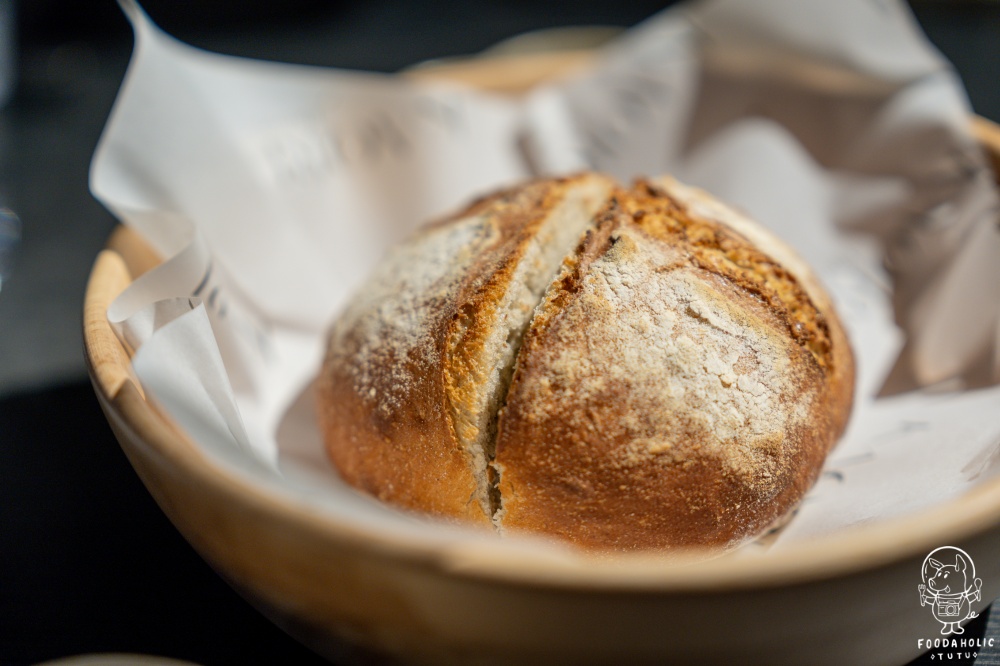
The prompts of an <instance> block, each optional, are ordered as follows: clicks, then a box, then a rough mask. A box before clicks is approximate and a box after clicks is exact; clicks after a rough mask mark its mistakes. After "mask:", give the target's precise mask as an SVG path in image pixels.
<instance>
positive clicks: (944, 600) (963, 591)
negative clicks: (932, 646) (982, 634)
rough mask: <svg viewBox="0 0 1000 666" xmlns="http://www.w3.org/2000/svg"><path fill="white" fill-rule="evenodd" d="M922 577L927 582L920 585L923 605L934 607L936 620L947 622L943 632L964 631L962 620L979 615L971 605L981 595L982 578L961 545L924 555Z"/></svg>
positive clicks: (942, 629)
mask: <svg viewBox="0 0 1000 666" xmlns="http://www.w3.org/2000/svg"><path fill="white" fill-rule="evenodd" d="M920 577H921V579H922V580H923V581H924V582H923V584H922V585H918V586H917V591H919V592H920V605H921V606H930V607H931V613H933V615H934V619H935V620H937V621H938V622H940V623H941V624H943V625H944V626H943V627H942V628H941V633H942V634H943V635H945V636H948V635H949V634H961V633H963V632H964V631H965V629H963V628H962V625H961V624H960V623H962V622H965V621H966V620H970V619H972V618H974V617H978V616H979V614H978V613H976V612H975V611H973V610H972V604H973V602H976V601H979V600H980V599H981V598H982V594H981V589H982V586H983V581H982V579H980V578H976V565H975V563H974V562H973V561H972V558H971V557H969V554H968V553H966V552H965V551H964V550H962V549H961V548H954V547H952V546H943V547H941V548H937V549H935V550H932V551H931V552H930V553H929V554H928V555H927V557H926V558H924V566H923V569H922V570H921V572H920Z"/></svg>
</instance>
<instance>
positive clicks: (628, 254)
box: [318, 174, 854, 551]
mask: <svg viewBox="0 0 1000 666" xmlns="http://www.w3.org/2000/svg"><path fill="white" fill-rule="evenodd" d="M853 384H854V369H853V360H852V355H851V351H850V347H849V345H848V343H847V339H846V337H845V334H844V331H843V329H842V327H841V325H840V322H839V321H838V319H837V316H836V314H835V312H834V311H833V308H832V305H831V303H830V300H829V298H828V297H827V295H826V294H825V292H824V291H823V289H822V288H821V287H820V285H819V283H818V282H817V281H816V279H815V278H814V277H813V276H812V274H811V272H810V270H809V269H808V267H807V266H805V265H804V264H803V262H802V261H801V260H800V259H799V258H798V257H797V256H796V255H795V254H794V253H793V252H792V251H791V250H790V249H789V248H788V247H786V246H785V245H784V244H782V243H781V242H779V241H778V240H776V239H775V238H774V237H773V236H772V235H771V234H770V233H768V232H767V231H765V230H764V229H763V228H761V227H759V226H757V225H756V224H754V223H753V222H751V221H750V220H748V219H747V218H746V217H744V216H742V215H740V214H738V213H736V212H735V211H733V210H732V209H730V208H728V207H726V206H724V205H722V204H721V203H719V202H717V201H716V200H714V199H713V198H711V197H710V196H708V195H707V194H705V193H704V192H702V191H700V190H696V189H694V188H690V187H687V186H684V185H682V184H680V183H678V182H677V181H675V180H673V179H671V178H668V177H665V178H660V179H655V180H643V181H639V182H637V183H636V184H635V185H634V186H633V187H631V188H630V189H625V188H622V187H620V186H618V185H617V184H616V183H615V182H613V181H612V180H610V179H609V178H607V177H605V176H602V175H599V174H581V175H576V176H572V177H568V178H560V179H552V180H537V181H532V182H529V183H526V184H523V185H520V186H518V187H514V188H511V189H509V190H505V191H502V192H499V193H496V194H494V195H491V196H488V197H485V198H483V199H480V200H479V201H476V202H475V203H473V204H472V205H471V206H470V207H469V208H467V209H466V210H464V211H462V212H461V213H459V214H457V215H455V216H453V217H450V218H448V219H446V220H443V221H439V222H437V223H435V224H432V225H431V226H429V227H427V228H425V229H424V230H422V231H421V232H420V233H418V234H417V235H415V236H414V237H412V238H411V239H409V241H408V242H406V243H404V244H402V245H400V246H399V247H397V248H396V249H395V250H394V251H393V252H392V253H391V254H390V255H389V256H388V257H387V258H386V260H385V261H384V262H383V263H382V264H381V265H380V267H379V268H378V270H377V271H376V273H375V274H374V275H373V277H372V278H371V279H370V281H369V282H368V283H367V285H366V286H365V287H364V288H363V289H362V291H361V292H360V293H359V294H358V295H357V296H356V298H355V299H354V300H353V301H352V302H351V303H350V305H349V306H348V308H347V309H346V310H345V312H344V313H343V314H342V316H341V317H340V318H339V319H338V320H337V322H336V323H335V324H334V326H333V328H332V329H331V332H330V336H329V342H328V346H327V353H326V358H325V360H324V365H323V368H322V371H321V374H320V378H319V382H318V386H319V390H318V400H319V414H320V421H321V423H320V426H321V428H322V432H323V434H324V437H325V442H326V448H327V451H328V453H329V455H330V458H331V459H332V461H333V463H334V465H335V466H336V467H337V469H338V470H339V471H340V474H341V475H342V476H343V478H344V479H346V480H347V481H348V482H349V483H351V484H352V485H354V486H356V487H357V488H360V489H362V490H364V491H367V492H369V493H371V494H373V495H375V496H376V497H378V498H380V499H382V500H385V501H387V502H390V503H393V504H396V505H398V506H401V507H404V508H406V509H412V510H416V511H420V512H425V513H430V514H434V515H437V516H443V517H449V518H454V519H459V520H461V521H464V522H469V523H472V524H480V525H483V526H484V527H486V528H488V529H495V530H497V531H499V532H500V533H516V532H519V531H525V532H534V533H543V534H548V535H552V536H556V537H560V538H562V539H566V540H569V541H571V542H574V543H576V544H578V545H581V546H584V547H588V548H597V549H607V550H619V551H627V550H638V549H667V550H670V549H677V548H682V547H702V548H704V547H708V548H728V547H732V546H735V545H738V544H740V543H742V542H744V541H746V540H747V539H750V538H752V537H754V536H755V535H757V534H759V533H760V532H761V531H762V530H764V529H766V528H767V527H769V526H770V525H772V524H774V523H775V522H776V521H778V520H779V519H781V518H782V517H783V516H785V515H786V514H788V512H789V511H790V510H791V509H793V508H794V507H795V506H796V505H797V503H798V502H799V501H800V500H801V499H802V497H803V495H804V494H805V492H806V491H807V490H808V488H809V487H810V486H811V485H812V484H813V482H814V481H815V480H816V477H817V476H818V474H819V472H820V469H821V467H822V465H823V461H824V459H825V457H826V454H827V452H828V451H829V450H830V449H831V448H832V446H833V445H834V443H835V442H836V440H837V438H838V437H839V435H840V434H841V432H842V431H843V429H844V426H845V424H846V421H847V417H848V414H849V412H850V406H851V401H852V394H853Z"/></svg>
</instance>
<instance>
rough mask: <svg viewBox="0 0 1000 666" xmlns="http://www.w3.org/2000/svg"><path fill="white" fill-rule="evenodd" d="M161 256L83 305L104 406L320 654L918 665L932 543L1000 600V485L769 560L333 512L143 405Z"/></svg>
mask: <svg viewBox="0 0 1000 666" xmlns="http://www.w3.org/2000/svg"><path fill="white" fill-rule="evenodd" d="M534 58H535V62H536V63H537V62H539V61H538V60H537V56H535V57H534ZM585 59H586V54H579V55H578V57H573V56H570V57H567V56H566V54H560V55H557V56H555V57H554V58H553V60H552V62H551V63H549V64H550V65H551V67H542V68H541V69H539V68H537V67H535V68H523V67H521V65H522V64H523V63H518V65H517V67H518V70H519V72H521V73H515V74H510V75H509V76H507V77H498V76H497V75H496V74H495V72H493V73H491V74H490V77H491V80H493V81H501V82H502V85H503V87H504V88H505V89H507V90H512V89H518V88H522V87H524V86H527V85H530V84H532V83H534V82H535V81H536V80H537V79H538V78H541V77H544V76H547V75H549V74H551V73H552V72H553V71H564V69H565V68H566V67H567V66H577V65H579V64H580V63H581V62H583V61H584V60H585ZM516 60H517V58H515V61H516ZM557 60H558V61H559V62H556V61H557ZM490 67H493V68H495V67H496V63H495V62H494V63H491V65H490ZM461 68H462V66H459V69H461ZM473 69H475V68H474V67H473ZM539 71H541V72H542V74H541V75H537V74H532V73H531V72H539ZM523 72H528V73H527V74H524V73H523ZM454 74H456V72H454V71H453V72H450V73H449V75H454ZM420 75H421V76H433V75H440V72H438V73H434V72H430V73H427V72H424V73H421V74H420ZM461 75H462V76H465V77H469V76H471V77H472V80H476V77H477V76H479V75H477V74H475V73H473V74H470V73H469V70H468V68H465V69H463V71H462V72H461ZM466 80H469V79H468V78H467V79H466ZM973 128H974V130H975V132H976V135H977V136H978V137H979V139H980V140H981V142H982V143H983V145H984V146H985V147H986V149H987V150H988V151H989V152H990V155H991V158H992V160H993V161H994V164H995V165H998V166H1000V128H998V127H997V126H996V125H993V124H992V123H990V122H988V121H985V120H982V119H975V120H974V121H973ZM158 262H159V258H158V257H156V256H155V255H154V254H153V253H152V252H151V251H150V249H149V248H148V247H147V246H146V245H145V243H144V242H143V241H142V240H141V239H140V238H138V237H137V236H136V235H135V234H134V233H133V232H131V231H129V230H127V229H125V228H119V229H118V230H116V231H115V232H114V234H113V235H112V236H111V238H110V240H109V243H108V246H107V248H106V249H105V250H103V251H102V252H101V253H100V255H99V256H98V257H97V261H96V263H95V265H94V268H93V272H92V274H91V277H90V281H89V284H88V287H87V293H86V303H85V310H84V338H85V344H86V354H87V359H88V363H89V368H90V373H91V377H92V379H93V383H94V387H95V390H96V392H97V397H98V399H99V401H100V404H101V406H102V408H103V410H104V412H105V414H106V415H107V418H108V421H109V422H110V424H111V427H112V428H113V430H114V432H115V434H116V436H117V438H118V440H119V442H120V443H121V446H122V449H123V450H124V451H125V454H126V455H127V456H128V458H129V460H130V461H131V463H132V465H133V466H134V467H135V470H136V472H137V473H138V474H139V476H140V477H141V479H142V481H143V482H144V483H145V484H146V487H147V488H148V489H149V491H150V493H151V494H152V495H153V496H154V497H155V499H156V501H157V502H158V503H159V505H160V506H161V507H162V509H163V511H164V512H165V513H166V514H167V515H168V516H169V517H170V519H171V520H172V521H173V522H174V524H175V525H176V526H177V528H178V529H179V530H180V531H181V533H182V534H183V535H184V536H185V537H186V538H187V539H188V540H189V541H190V542H191V544H192V545H193V546H194V547H195V548H196V549H197V551H198V552H199V553H200V554H201V555H202V556H203V557H204V558H205V559H206V560H207V561H208V562H209V563H210V564H211V565H212V566H213V567H215V569H216V570H217V571H219V572H220V573H222V574H223V575H224V576H225V577H226V578H227V579H228V580H230V581H231V582H232V584H233V585H234V586H235V587H237V589H239V590H241V591H242V592H243V593H244V594H245V595H246V596H247V598H249V599H251V600H252V601H253V603H254V604H255V605H257V606H258V607H259V608H261V609H262V610H263V611H264V612H265V613H266V614H268V615H270V616H271V617H272V618H273V619H275V621H277V622H279V623H280V624H282V625H283V626H284V627H285V628H286V629H289V630H290V632H291V633H293V634H294V635H297V636H299V637H300V638H301V639H302V640H303V641H305V642H307V643H309V644H310V645H312V646H313V647H314V648H317V649H318V650H319V651H321V652H322V651H324V650H327V651H330V652H333V651H335V650H336V651H338V653H339V654H343V653H342V646H343V644H344V643H345V642H346V643H347V644H351V645H357V646H361V648H362V649H364V650H367V651H371V652H374V653H377V654H382V655H388V656H390V657H393V658H398V659H400V660H403V661H408V662H419V663H435V664H448V663H456V664H457V663H490V664H507V663H509V664H531V663H546V664H588V663H628V664H637V663H657V664H661V663H667V662H669V663H705V664H719V663H768V664H780V663H811V664H824V663H826V664H891V663H905V662H906V661H909V660H910V659H913V658H914V657H916V656H917V655H918V654H919V653H920V652H921V651H922V650H918V647H917V639H918V638H924V639H928V638H934V637H939V633H938V630H939V629H940V624H939V623H938V622H937V621H935V620H934V618H933V617H932V616H931V614H930V612H929V610H928V609H927V608H922V607H921V605H920V602H919V598H918V594H917V589H916V588H917V584H918V583H919V582H920V573H921V567H922V563H923V559H924V557H925V556H926V555H927V553H928V552H929V551H931V550H933V549H934V548H937V547H940V546H945V545H948V546H955V547H959V548H962V549H964V550H965V551H967V552H970V553H973V554H975V553H989V554H990V555H991V556H990V557H988V558H987V557H981V558H979V559H978V560H977V564H978V565H979V570H978V571H977V575H978V576H979V577H980V578H982V580H983V591H982V592H983V594H982V601H981V602H979V603H978V604H974V607H975V608H976V609H977V610H982V607H985V606H986V605H987V604H988V603H989V601H990V600H992V599H994V598H996V597H998V596H1000V557H996V556H995V555H996V554H997V553H1000V478H998V479H995V480H992V481H988V482H985V483H983V484H981V485H980V486H979V487H977V488H976V489H975V490H973V491H971V492H969V493H967V494H965V495H963V496H961V497H959V498H958V499H955V500H953V501H950V502H948V503H946V504H943V505H940V506H937V507H936V508H934V509H933V510H929V511H924V512H922V513H920V514H918V515H911V516H907V517H904V518H898V519H894V520H891V521H887V522H883V523H879V524H878V525H869V526H860V527H856V528H853V529H850V530H845V531H843V532H841V533H837V534H835V535H831V536H828V537H824V538H818V539H815V540H811V541H808V542H803V543H797V544H791V545H789V546H787V547H786V548H784V549H782V550H781V551H778V552H774V553H770V554H768V555H767V556H766V557H729V558H720V559H716V560H710V561H701V562H689V561H683V560H680V561H677V562H674V563H664V561H663V560H659V559H656V558H650V559H642V558H638V559H631V558H630V559H629V560H627V561H593V560H589V559H586V558H580V559H578V560H577V559H572V558H569V559H565V560H564V559H559V558H552V559H547V558H545V557H541V556H532V555H530V554H527V553H526V554H524V555H523V556H522V555H511V554H510V553H506V554H504V555H503V556H502V557H501V556H499V555H497V554H496V553H495V552H492V551H491V549H490V548H488V547H486V546H481V547H480V546H469V547H464V548H441V547H433V546H429V545H427V544H426V543H422V542H421V543H417V542H414V541H412V540H410V539H407V538H405V537H398V538H397V537H390V536H387V535H386V534H384V533H377V532H374V531H366V530H364V529H359V528H358V527H357V526H351V525H345V524H341V523H338V522H337V521H336V520H334V519H332V518H331V517H330V516H329V515H326V514H325V513H323V512H321V511H319V510H316V508H315V507H311V506H309V505H308V504H305V503H303V502H301V501H296V500H293V499H290V498H289V497H286V496H283V495H281V494H280V493H276V492H273V491H272V490H271V489H267V488H262V487H260V486H258V485H256V484H253V483H251V482H249V481H247V480H246V478H245V477H242V476H240V475H238V474H236V473H234V472H233V471H232V470H229V469H226V468H224V467H222V466H220V465H219V464H218V463H217V462H215V461H214V460H213V459H211V458H210V457H208V456H206V455H205V454H204V453H203V452H202V451H201V450H200V449H199V448H198V447H197V446H196V445H194V444H193V443H192V442H191V440H190V439H189V438H188V436H187V435H186V434H185V433H184V432H182V431H180V430H179V429H178V428H177V427H176V426H175V425H173V424H172V423H171V421H170V420H169V419H167V418H165V417H164V416H163V415H162V414H161V413H160V412H158V411H157V410H156V409H155V408H154V407H153V406H152V405H151V403H149V402H147V401H146V400H145V398H144V396H143V392H142V388H141V387H140V386H139V384H138V382H137V381H136V380H135V377H134V375H133V374H132V372H131V367H130V361H129V356H128V354H127V353H126V350H125V349H124V348H123V347H122V345H121V344H120V343H119V342H118V340H117V338H116V337H115V335H114V333H113V332H112V330H111V328H110V327H109V325H108V322H107V318H106V312H107V308H108V305H109V303H110V302H111V301H112V300H113V299H114V298H115V296H117V295H118V294H119V293H121V291H122V290H123V289H124V288H125V287H126V286H127V285H128V284H129V283H130V282H131V281H132V280H133V279H135V278H136V277H137V276H138V275H140V274H142V273H143V272H145V271H147V270H148V269H149V268H151V267H152V266H155V265H156V264H157V263H158ZM923 649H926V648H923Z"/></svg>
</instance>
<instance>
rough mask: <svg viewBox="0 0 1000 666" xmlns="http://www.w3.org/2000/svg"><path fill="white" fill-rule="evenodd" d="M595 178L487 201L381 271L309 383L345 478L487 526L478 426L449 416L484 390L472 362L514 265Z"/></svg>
mask: <svg viewBox="0 0 1000 666" xmlns="http://www.w3.org/2000/svg"><path fill="white" fill-rule="evenodd" d="M599 180H603V179H602V178H601V177H596V176H580V177H575V178H573V177H571V178H565V179H557V180H545V181H535V182H531V183H528V184H525V185H521V186H519V187H516V188H511V189H508V190H505V191H502V192H499V193H497V194H494V195H492V196H489V197H485V198H483V199H480V200H478V201H476V202H474V203H473V204H471V205H470V206H469V207H468V208H467V209H465V210H464V211H462V212H460V213H458V214H456V215H454V216H451V217H449V218H446V219H445V220H442V221H440V222H438V223H435V224H433V225H430V226H429V227H427V228H426V229H424V230H423V231H422V232H420V233H419V234H418V235H417V236H415V237H414V238H412V239H411V240H410V241H409V242H408V243H407V244H405V245H404V246H402V248H400V249H399V250H398V251H397V252H396V253H395V254H394V255H392V256H390V257H389V258H388V259H387V260H386V262H384V263H383V265H382V266H381V268H380V272H379V273H377V274H376V276H375V277H374V278H373V279H372V280H371V282H370V283H369V285H368V286H367V288H366V289H365V290H364V291H363V292H362V293H360V294H359V295H358V297H357V298H356V299H355V300H354V301H353V302H352V304H350V305H349V307H348V308H347V310H346V311H345V313H344V314H343V315H342V316H341V317H340V319H339V320H338V322H337V324H336V325H335V326H334V328H333V329H332V330H331V334H330V337H329V342H328V347H327V352H326V358H325V360H324V366H323V371H322V372H321V374H320V379H319V384H318V387H319V388H318V401H319V413H320V426H321V430H322V432H323V433H324V438H325V442H326V448H327V452H328V454H329V455H330V457H331V459H332V461H333V462H334V464H335V465H336V466H337V468H338V470H339V471H340V473H341V475H342V476H343V477H344V478H345V480H347V481H348V482H349V483H351V484H352V485H354V486H356V487H358V488H360V489H362V490H365V491H366V492H369V493H371V494H373V495H375V496H376V497H379V498H380V499H382V500H385V501H389V502H392V503H394V504H397V505H400V506H403V507H406V508H409V509H415V510H418V511H422V512H427V513H431V514H435V515H439V516H445V517H452V518H458V519H462V520H469V521H473V522H478V523H484V524H489V522H490V519H491V515H492V509H491V507H490V505H489V501H488V498H486V497H485V496H484V490H485V489H484V488H483V484H482V483H481V482H477V479H476V478H475V477H476V474H475V468H476V467H477V461H476V460H475V459H474V458H475V456H476V452H475V451H470V450H469V448H470V446H469V444H468V441H467V440H468V439H469V437H474V435H475V433H471V434H470V433H469V432H467V431H469V430H470V429H473V430H474V429H475V427H476V426H475V423H470V422H468V419H466V420H465V421H463V420H462V419H461V418H459V417H461V415H462V414H463V413H466V412H468V411H469V410H470V409H472V408H473V407H474V406H475V404H474V403H475V399H476V394H477V390H478V389H479V388H480V387H481V385H482V384H483V383H484V382H486V381H489V380H490V374H491V373H492V372H493V368H489V367H483V363H482V358H481V354H480V353H481V351H482V347H483V345H484V343H485V339H486V338H487V337H488V335H489V332H490V329H491V328H492V327H494V326H497V325H499V324H498V322H497V317H496V315H497V305H498V304H499V303H500V302H501V301H502V300H503V298H504V295H505V293H506V292H507V291H508V289H509V288H511V287H512V285H511V280H512V279H513V278H514V277H515V273H516V270H515V269H516V268H517V266H518V262H519V261H520V260H521V259H522V258H523V257H524V256H525V253H526V251H527V250H528V249H529V246H530V245H531V244H532V243H533V242H534V241H535V240H536V237H537V236H538V235H539V234H540V232H541V229H542V223H543V221H544V220H546V219H547V215H548V214H549V213H550V212H551V211H553V210H554V209H555V208H556V207H557V206H558V205H559V204H560V203H561V202H562V200H563V199H564V198H565V196H566V193H567V191H568V190H570V189H572V188H574V187H578V186H579V185H580V184H581V181H588V183H589V181H599ZM584 184H587V183H584ZM609 188H610V183H609V184H608V186H607V188H606V189H609ZM598 189H599V188H598ZM601 199H602V200H603V196H602V197H601ZM599 204H600V202H599V201H597V202H593V203H592V204H591V206H592V208H593V209H596V208H597V207H598V206H599ZM592 213H593V210H590V211H587V212H586V216H587V218H589V217H590V216H591V215H592ZM547 283H548V278H546V279H545V284H547ZM543 288H544V285H543ZM528 314H530V312H529V313H525V319H527V315H528ZM486 462H487V461H486V460H485V459H484V460H482V461H481V463H478V465H479V466H480V467H481V468H482V471H483V473H485V470H486Z"/></svg>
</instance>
